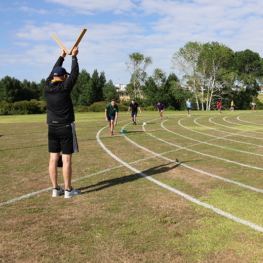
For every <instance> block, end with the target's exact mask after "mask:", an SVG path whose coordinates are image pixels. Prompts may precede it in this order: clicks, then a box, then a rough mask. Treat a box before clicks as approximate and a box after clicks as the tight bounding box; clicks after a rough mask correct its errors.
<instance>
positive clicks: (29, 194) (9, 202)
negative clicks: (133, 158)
mask: <svg viewBox="0 0 263 263" xmlns="http://www.w3.org/2000/svg"><path fill="white" fill-rule="evenodd" d="M145 118H147V117H144V118H140V120H143V119H145ZM125 121H128V120H125ZM125 121H121V122H125ZM167 153H168V152H167ZM163 154H166V153H163ZM154 157H155V156H154ZM139 161H140V160H139ZM120 167H122V165H121V166H115V167H112V168H109V169H106V170H102V171H99V172H97V173H93V174H89V175H86V176H84V177H81V178H76V179H74V180H72V181H71V182H73V183H74V182H77V181H79V180H83V179H86V178H88V177H91V176H94V175H97V174H101V173H105V172H108V171H111V170H113V169H117V168H120ZM60 185H64V183H61V184H60ZM52 189H53V187H48V188H46V189H42V190H39V191H35V192H32V193H28V194H25V195H22V196H20V197H17V198H14V199H11V200H8V201H5V202H2V203H0V206H2V205H6V204H11V203H14V202H16V201H20V200H22V199H25V198H28V197H30V196H34V195H37V194H40V193H43V192H47V191H49V190H52Z"/></svg>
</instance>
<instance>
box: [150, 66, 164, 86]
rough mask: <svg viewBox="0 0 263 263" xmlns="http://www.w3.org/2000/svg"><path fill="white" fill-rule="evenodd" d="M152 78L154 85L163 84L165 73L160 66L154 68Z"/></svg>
mask: <svg viewBox="0 0 263 263" xmlns="http://www.w3.org/2000/svg"><path fill="white" fill-rule="evenodd" d="M152 78H153V79H154V81H155V83H156V85H157V86H160V85H161V84H163V83H164V82H165V81H166V74H165V72H164V71H162V70H161V69H160V68H156V69H155V70H154V71H153V76H152Z"/></svg>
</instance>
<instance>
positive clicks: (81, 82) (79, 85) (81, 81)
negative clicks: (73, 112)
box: [71, 69, 90, 106]
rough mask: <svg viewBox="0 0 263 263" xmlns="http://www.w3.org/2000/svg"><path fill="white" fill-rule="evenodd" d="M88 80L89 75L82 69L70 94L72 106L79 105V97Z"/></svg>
mask: <svg viewBox="0 0 263 263" xmlns="http://www.w3.org/2000/svg"><path fill="white" fill-rule="evenodd" d="M89 80H90V74H89V73H88V72H87V71H86V70H85V69H82V70H81V72H80V73H79V76H78V80H77V82H76V84H75V86H74V88H73V90H72V92H71V99H72V103H73V105H74V106H77V105H81V103H80V101H79V97H80V95H81V94H82V93H83V90H84V89H85V87H86V85H87V84H88V83H89Z"/></svg>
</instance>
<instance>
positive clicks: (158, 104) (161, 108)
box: [156, 101, 165, 120]
mask: <svg viewBox="0 0 263 263" xmlns="http://www.w3.org/2000/svg"><path fill="white" fill-rule="evenodd" d="M156 107H157V110H158V112H159V113H160V119H161V120H162V119H163V112H164V110H165V107H164V105H163V104H162V103H161V102H160V101H158V103H157V105H156Z"/></svg>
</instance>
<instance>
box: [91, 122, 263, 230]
mask: <svg viewBox="0 0 263 263" xmlns="http://www.w3.org/2000/svg"><path fill="white" fill-rule="evenodd" d="M106 127H107V126H106ZM106 127H104V128H102V129H101V130H100V131H99V132H98V133H97V136H96V138H97V141H98V143H99V144H100V146H101V147H102V148H103V149H104V150H105V151H106V152H107V153H108V154H109V155H110V156H111V157H112V158H114V159H115V160H117V161H118V162H120V163H121V164H123V165H125V166H126V167H127V168H129V169H130V170H132V171H133V172H135V173H137V174H139V175H141V176H142V177H144V178H146V179H147V180H149V181H151V182H153V183H155V184H157V185H159V186H161V187H163V188H165V189H167V190H169V191H171V192H174V193H176V194H178V195H180V196H182V197H184V198H185V199H187V200H189V201H190V202H193V203H195V204H197V205H200V206H202V207H205V208H207V209H210V210H212V211H214V212H215V213H217V214H219V215H222V216H224V217H226V218H229V219H231V220H233V221H235V222H237V223H240V224H243V225H246V226H249V227H251V228H253V229H255V230H257V231H260V232H263V227H261V226H258V225H256V224H253V223H251V222H249V221H246V220H243V219H241V218H238V217H236V216H234V215H231V214H229V213H227V212H224V211H222V210H220V209H218V208H216V207H214V206H212V205H209V204H206V203H204V202H201V201H199V200H198V199H195V198H193V197H191V196H190V195H187V194H185V193H183V192H181V191H179V190H176V189H175V188H173V187H170V186H168V185H166V184H164V183H161V182H160V181H158V180H156V179H154V178H152V177H149V176H147V175H146V174H144V173H142V172H141V171H139V170H137V169H135V168H134V167H132V166H130V165H129V164H128V163H126V162H124V161H122V160H121V159H120V158H119V157H117V156H116V155H114V154H113V153H112V152H111V151H110V150H109V149H108V148H107V147H106V146H105V145H104V144H103V143H102V141H101V140H100V137H99V135H100V133H101V131H102V130H103V129H105V128H106ZM123 136H124V137H125V138H127V137H126V136H125V135H123ZM127 139H128V140H129V141H131V140H130V139H129V138H127ZM131 142H132V143H133V144H134V145H138V144H137V143H135V142H133V141H131ZM138 146H139V147H140V148H144V147H142V146H140V145H138ZM144 149H145V150H146V151H148V152H151V151H150V150H148V149H146V148H144ZM156 156H159V154H156ZM175 163H178V164H180V165H182V164H181V163H179V162H175Z"/></svg>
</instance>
